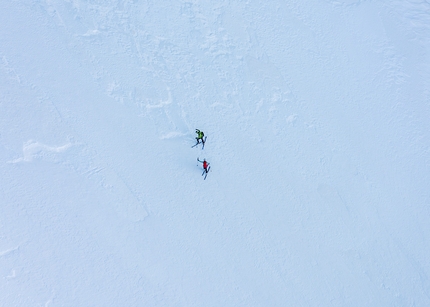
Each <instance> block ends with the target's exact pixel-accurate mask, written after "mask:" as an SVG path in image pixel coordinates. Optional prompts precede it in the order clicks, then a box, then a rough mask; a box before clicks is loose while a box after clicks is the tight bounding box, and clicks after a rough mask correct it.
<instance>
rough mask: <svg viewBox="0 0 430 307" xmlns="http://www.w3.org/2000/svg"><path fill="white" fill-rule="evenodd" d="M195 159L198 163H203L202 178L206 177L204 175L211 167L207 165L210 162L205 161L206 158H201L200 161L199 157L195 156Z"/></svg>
mask: <svg viewBox="0 0 430 307" xmlns="http://www.w3.org/2000/svg"><path fill="white" fill-rule="evenodd" d="M197 161H199V162H200V163H203V173H202V176H203V175H205V178H204V179H206V176H207V175H208V173H209V170H210V169H211V167H210V166H209V164H210V163H208V162H207V161H206V159H203V161H200V160H199V158H197Z"/></svg>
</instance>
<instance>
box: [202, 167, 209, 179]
mask: <svg viewBox="0 0 430 307" xmlns="http://www.w3.org/2000/svg"><path fill="white" fill-rule="evenodd" d="M210 169H211V167H210V166H209V167H208V170H207V171H205V172H203V174H204V173H206V174H205V178H203V180H206V177H207V176H208V173H209V170H210ZM203 174H202V176H203Z"/></svg>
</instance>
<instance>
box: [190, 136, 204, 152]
mask: <svg viewBox="0 0 430 307" xmlns="http://www.w3.org/2000/svg"><path fill="white" fill-rule="evenodd" d="M206 139H207V136H205V139H204V140H203V139H202V142H201V144H202V150H203V149H204V148H205V143H206ZM199 144H200V142H198V143H197V144H194V145H193V146H191V148H194V147H196V146H197V145H199Z"/></svg>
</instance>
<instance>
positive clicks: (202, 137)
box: [192, 129, 206, 149]
mask: <svg viewBox="0 0 430 307" xmlns="http://www.w3.org/2000/svg"><path fill="white" fill-rule="evenodd" d="M196 133H197V137H196V141H197V143H196V144H195V145H194V146H192V147H196V146H197V145H199V144H200V143H202V149H203V148H204V147H205V142H206V137H205V134H204V133H203V131H200V130H199V129H196Z"/></svg>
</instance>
